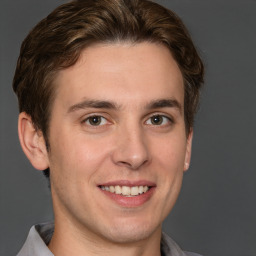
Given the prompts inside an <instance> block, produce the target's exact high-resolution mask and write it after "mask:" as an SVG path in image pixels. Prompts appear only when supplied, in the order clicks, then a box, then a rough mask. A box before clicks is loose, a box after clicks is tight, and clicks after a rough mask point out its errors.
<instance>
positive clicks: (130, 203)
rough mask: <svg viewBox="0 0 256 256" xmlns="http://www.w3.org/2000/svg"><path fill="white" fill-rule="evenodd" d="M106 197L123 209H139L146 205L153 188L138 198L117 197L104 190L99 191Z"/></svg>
mask: <svg viewBox="0 0 256 256" xmlns="http://www.w3.org/2000/svg"><path fill="white" fill-rule="evenodd" d="M100 190H101V191H102V192H103V193H104V194H105V195H106V196H107V197H109V198H111V199H112V200H113V201H115V202H116V203H117V204H119V205H121V206H123V207H129V208H131V207H139V206H141V205H143V204H144V203H146V202H147V201H148V200H149V199H150V198H151V197H152V195H153V193H154V191H155V187H151V188H150V189H149V190H148V191H147V192H146V193H143V194H141V195H138V196H130V197H128V196H123V195H117V194H115V193H111V192H109V191H106V190H102V189H100Z"/></svg>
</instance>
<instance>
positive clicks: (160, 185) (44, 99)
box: [13, 0, 203, 256]
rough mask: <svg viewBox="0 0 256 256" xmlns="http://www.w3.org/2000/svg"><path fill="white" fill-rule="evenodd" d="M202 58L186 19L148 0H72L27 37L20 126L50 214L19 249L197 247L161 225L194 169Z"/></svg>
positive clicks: (20, 71) (159, 250)
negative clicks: (46, 184)
mask: <svg viewBox="0 0 256 256" xmlns="http://www.w3.org/2000/svg"><path fill="white" fill-rule="evenodd" d="M202 83H203V65H202V62H201V60H200V58H199V56H198V54H197V52H196V50H195V47H194V46H193V43H192V41H191V39H190V36H189V34H188V32H187V30H186V28H185V27H184V25H183V23H182V22H181V20H180V19H179V18H178V17H177V16H176V15H175V14H174V13H173V12H171V11H169V10H167V9H165V8H164V7H162V6H160V5H158V4H156V3H153V2H150V1H147V0H129V1H128V0H127V1H125V0H98V1H95V0H87V1H72V2H70V3H67V4H64V5H62V6H60V7H58V8H57V9H56V10H54V11H53V12H52V13H51V14H50V15H49V16H48V17H46V18H45V19H44V20H42V21H41V22H40V23H39V24H38V25H37V26H36V27H35V28H34V29H33V30H32V31H31V32H30V33H29V35H28V36H27V38H26V39H25V41H24V42H23V44H22V47H21V53H20V57H19V60H18V64H17V69H16V73H15V77H14V82H13V88H14V91H15V92H16V94H17V96H18V99H19V108H20V115H19V122H18V131H19V138H20V142H21V146H22V149H23V151H24V153H25V154H26V156H27V157H28V159H29V160H30V162H31V164H32V165H33V166H34V167H35V168H36V169H39V170H43V171H44V173H45V175H46V176H47V177H48V178H49V181H50V187H51V193H52V200H53V209H54V216H55V221H54V225H53V224H43V225H36V226H34V227H32V229H31V230H30V233H29V236H28V238H27V241H26V243H25V245H24V246H23V248H22V249H21V251H20V252H19V254H18V255H19V256H22V255H34V256H36V255H47V256H48V255H55V256H58V255H62V256H65V255H77V256H79V255H154V256H158V255H166V256H167V255H172V256H177V255H179V256H182V255H183V256H185V255H190V256H192V255H194V256H195V255H198V254H195V253H189V252H184V251H182V250H181V249H180V248H179V246H178V245H177V244H176V243H175V242H174V241H173V240H172V239H171V238H169V237H168V236H167V235H166V234H163V233H162V229H161V224H162V222H163V220H164V219H165V218H166V216H167V215H168V214H169V212H170V211H171V209H172V207H173V206H174V204H175V201H176V199H177V197H178V194H179V191H180V188H181V183H182V177H183V172H184V171H186V170H187V169H188V168H189V163H190V156H191V144H192V135H193V118H194V114H195V111H196V108H197V105H198V99H199V90H200V87H201V84H202Z"/></svg>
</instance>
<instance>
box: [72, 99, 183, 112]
mask: <svg viewBox="0 0 256 256" xmlns="http://www.w3.org/2000/svg"><path fill="white" fill-rule="evenodd" d="M166 107H167V108H176V109H178V110H179V112H182V106H181V104H180V103H179V102H178V101H177V100H176V99H157V100H153V101H151V102H149V103H148V104H146V109H149V110H152V109H157V108H166ZM86 108H98V109H113V110H118V109H120V108H121V106H119V105H117V104H115V103H114V102H111V101H106V100H87V99H86V100H83V101H82V102H79V103H77V104H74V105H72V106H71V107H70V108H69V109H68V113H71V112H75V111H77V110H80V109H86Z"/></svg>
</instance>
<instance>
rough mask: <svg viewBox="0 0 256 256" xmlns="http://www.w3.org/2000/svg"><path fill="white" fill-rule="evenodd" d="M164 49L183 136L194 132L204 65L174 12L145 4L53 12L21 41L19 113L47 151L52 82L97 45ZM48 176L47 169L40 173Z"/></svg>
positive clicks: (133, 1) (73, 6) (134, 1)
mask: <svg viewBox="0 0 256 256" xmlns="http://www.w3.org/2000/svg"><path fill="white" fill-rule="evenodd" d="M116 42H120V43H125V42H130V43H133V44H138V43H140V42H152V43H156V44H159V45H163V46H165V47H166V48H167V49H168V50H169V51H170V53H171V54H172V56H173V58H174V59H175V60H176V62H177V64H178V66H179V68H180V71H181V72H182V75H183V79H184V118H185V124H186V132H187V135H188V134H189V132H190V130H191V129H192V127H193V121H194V116H195V112H196V110H197V107H198V102H199V94H200V88H201V85H202V83H203V73H204V70H203V64H202V62H201V59H200V58H199V56H198V54H197V51H196V49H195V47H194V45H193V43H192V40H191V38H190V36H189V33H188V31H187V29H186V28H185V26H184V24H183V23H182V21H181V20H180V19H179V17H177V15H176V14H175V13H173V12H172V11H170V10H167V9H165V8H164V7H162V6H160V5H158V4H157V3H153V2H151V1H147V0H142V1H141V0H140V1H138V0H129V1H128V0H127V1H126V0H110V1H109V0H101V1H94V0H87V1H72V2H70V3H67V4H64V5H62V6H60V7H58V8H57V9H56V10H54V11H53V12H52V13H51V14H50V15H49V16H48V17H46V18H45V19H43V20H42V21H41V22H40V23H39V24H38V25H37V26H36V27H35V28H34V29H33V30H32V31H31V32H30V33H29V35H28V36H27V37H26V39H25V40H24V42H23V44H22V47H21V51H20V56H19V59H18V63H17V68H16V73H15V77H14V80H13V89H14V91H15V93H16V94H17V96H18V100H19V110H20V112H26V113H27V114H28V115H30V116H31V119H32V122H33V125H34V126H35V127H36V128H37V129H38V130H40V131H41V132H42V134H43V136H44V139H45V143H46V145H47V148H48V150H49V149H50V144H49V141H48V128H49V121H50V119H51V109H52V104H53V102H54V98H55V96H56V88H55V86H54V79H55V77H56V75H57V74H58V72H59V71H60V70H62V69H65V68H67V67H70V66H72V65H74V64H75V63H76V62H77V60H78V59H79V56H80V54H81V52H82V51H83V50H84V49H85V48H87V47H89V46H91V45H93V44H97V43H108V44H110V43H116ZM45 174H46V176H49V169H48V170H46V171H45Z"/></svg>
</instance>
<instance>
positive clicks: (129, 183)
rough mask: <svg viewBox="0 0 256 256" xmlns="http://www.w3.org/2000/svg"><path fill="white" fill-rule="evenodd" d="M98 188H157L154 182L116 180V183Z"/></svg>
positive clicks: (105, 184) (111, 182)
mask: <svg viewBox="0 0 256 256" xmlns="http://www.w3.org/2000/svg"><path fill="white" fill-rule="evenodd" d="M98 186H127V187H135V186H148V187H155V186H156V184H155V183H154V182H152V181H148V180H137V181H131V180H115V181H109V182H106V183H101V184H99V185H98Z"/></svg>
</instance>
